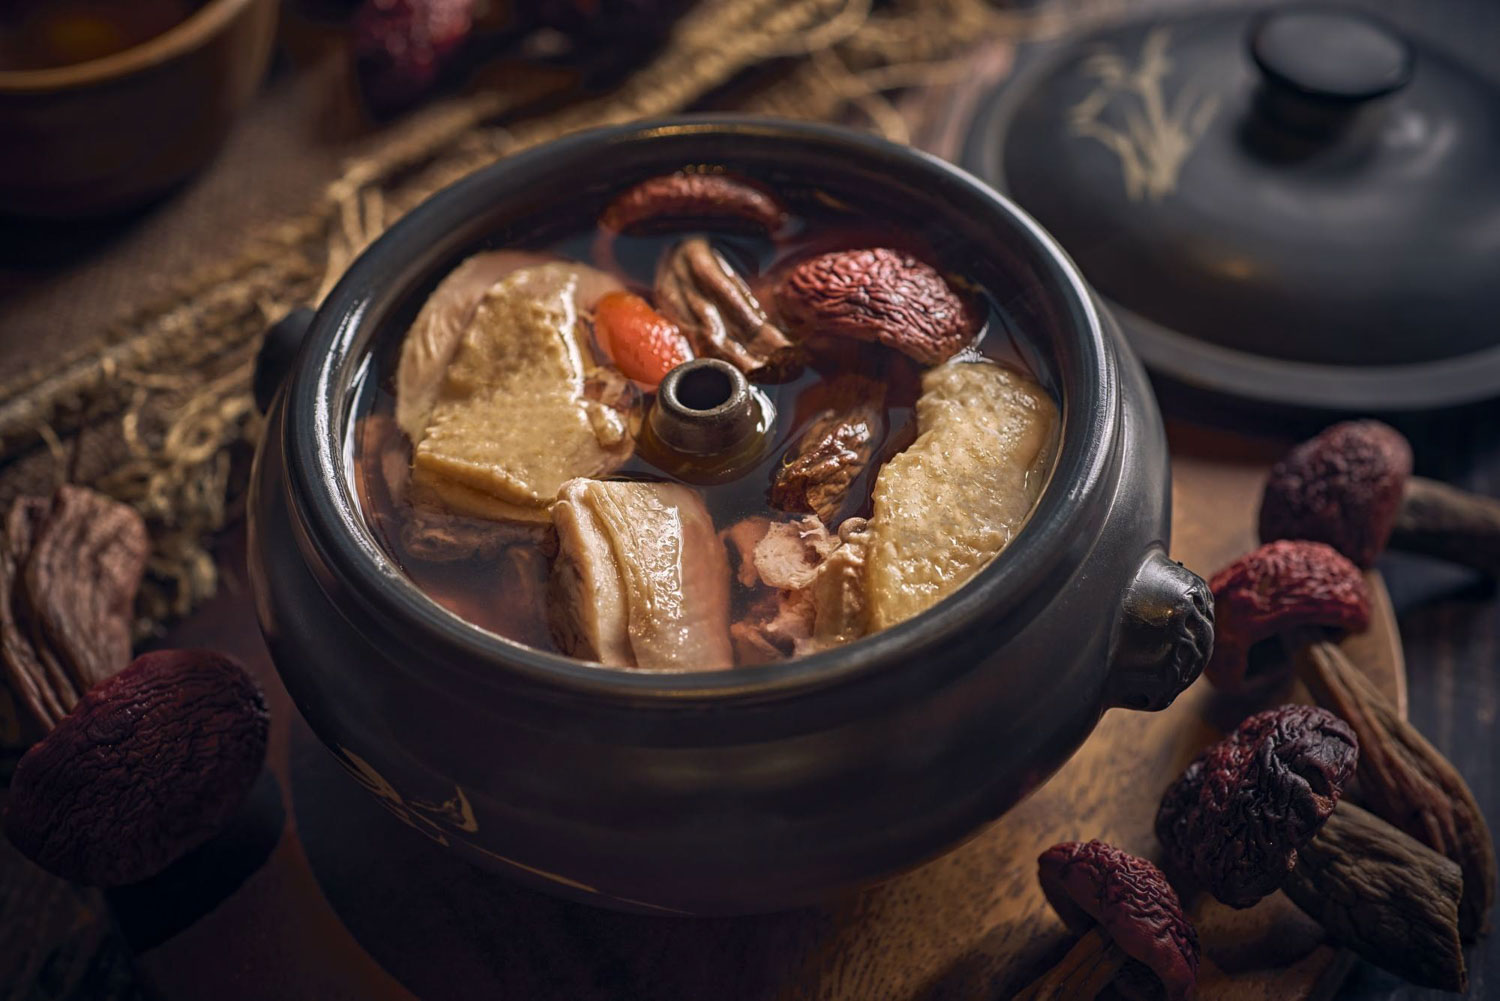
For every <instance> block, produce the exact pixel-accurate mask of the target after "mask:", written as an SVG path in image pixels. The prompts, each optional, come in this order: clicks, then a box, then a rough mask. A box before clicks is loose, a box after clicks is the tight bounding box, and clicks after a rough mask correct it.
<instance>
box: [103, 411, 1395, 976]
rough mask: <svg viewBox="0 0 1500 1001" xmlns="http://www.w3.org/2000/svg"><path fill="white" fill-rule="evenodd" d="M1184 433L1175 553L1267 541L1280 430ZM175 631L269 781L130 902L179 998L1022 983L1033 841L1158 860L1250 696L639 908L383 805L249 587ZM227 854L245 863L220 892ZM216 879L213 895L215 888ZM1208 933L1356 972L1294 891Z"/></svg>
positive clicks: (1248, 959)
mask: <svg viewBox="0 0 1500 1001" xmlns="http://www.w3.org/2000/svg"><path fill="white" fill-rule="evenodd" d="M1172 438H1173V450H1174V463H1175V481H1174V495H1175V503H1176V523H1175V538H1174V542H1173V548H1174V551H1175V555H1176V556H1177V557H1178V558H1179V559H1182V560H1183V561H1184V562H1185V563H1187V564H1188V565H1189V566H1190V567H1193V568H1194V569H1196V570H1198V571H1199V572H1201V573H1204V574H1208V573H1211V572H1212V571H1213V570H1215V569H1217V568H1218V567H1219V566H1220V565H1221V564H1223V563H1225V562H1227V561H1228V560H1230V559H1232V558H1234V557H1235V556H1237V555H1239V554H1240V553H1241V552H1243V551H1244V550H1246V549H1248V548H1250V547H1251V545H1252V544H1253V542H1254V540H1253V538H1252V528H1251V526H1252V524H1253V516H1254V509H1255V505H1256V502H1257V497H1258V493H1259V487H1260V481H1261V477H1262V476H1263V474H1264V470H1265V468H1266V466H1267V465H1268V464H1269V462H1270V461H1271V459H1273V458H1274V452H1275V449H1274V448H1272V449H1269V450H1268V449H1267V447H1266V446H1264V445H1259V444H1256V443H1254V442H1251V441H1250V440H1248V439H1242V438H1236V437H1231V436H1227V435H1223V434H1218V433H1208V432H1200V431H1192V430H1188V429H1185V428H1174V429H1173V432H1172ZM1371 582H1372V584H1373V585H1374V588H1375V592H1376V595H1377V602H1376V614H1375V621H1374V625H1373V627H1372V629H1371V630H1370V632H1369V633H1367V634H1365V635H1364V636H1361V637H1358V638H1356V639H1352V640H1350V641H1349V642H1348V644H1347V648H1348V649H1349V651H1350V652H1351V654H1352V655H1353V656H1354V658H1355V659H1356V661H1357V662H1358V663H1361V664H1363V665H1365V666H1366V668H1367V669H1368V670H1369V671H1370V674H1371V676H1372V677H1373V678H1374V679H1375V680H1376V681H1377V682H1378V683H1379V685H1380V686H1381V687H1382V688H1383V689H1384V690H1385V691H1386V692H1387V693H1388V694H1390V695H1391V696H1392V697H1394V698H1396V699H1397V700H1398V701H1400V702H1401V704H1402V705H1403V707H1404V704H1405V689H1404V684H1405V682H1404V677H1405V675H1404V667H1403V663H1402V658H1401V651H1400V642H1399V638H1398V636H1397V632H1396V624H1395V619H1394V616H1393V615H1392V613H1391V609H1390V605H1389V602H1388V600H1387V599H1386V596H1385V591H1384V587H1383V586H1382V585H1381V584H1380V581H1379V579H1378V577H1372V579H1371ZM172 639H173V642H174V643H177V644H180V645H188V644H194V645H213V646H217V647H219V648H221V649H229V650H231V651H232V652H234V653H236V654H238V655H239V656H241V657H242V658H243V659H245V660H246V661H247V662H248V663H249V664H250V665H251V666H252V669H253V670H254V671H255V672H256V673H257V674H258V675H259V676H260V678H261V680H262V682H263V683H264V684H265V685H266V686H267V688H268V690H269V693H270V694H271V696H272V698H273V701H274V703H275V705H274V711H275V713H276V724H275V726H274V728H273V735H272V743H273V749H272V756H271V763H272V774H273V775H274V778H275V780H276V781H275V783H271V782H269V781H268V782H267V783H266V784H265V788H263V789H262V790H261V791H260V795H258V796H257V797H256V800H258V801H260V802H261V806H262V809H260V811H259V813H258V814H257V815H256V816H255V817H253V818H252V817H248V816H247V817H246V818H242V819H241V821H240V822H239V823H238V824H237V826H236V829H235V830H234V831H231V832H230V837H228V838H223V839H220V841H219V842H216V843H215V844H214V845H212V846H209V849H208V850H209V852H210V856H209V857H208V858H207V859H198V860H196V861H195V860H191V859H190V860H187V861H188V862H189V863H192V864H190V865H189V866H188V867H187V869H186V871H187V873H188V874H187V875H183V874H182V873H180V872H179V873H176V874H175V875H174V873H170V872H169V873H168V874H167V877H173V878H163V879H161V880H158V881H156V882H154V883H153V884H151V885H148V886H147V887H145V888H143V889H142V890H141V891H138V892H134V893H132V894H131V895H130V896H129V897H128V898H122V897H119V896H117V897H116V898H115V901H114V902H115V910H116V914H117V917H118V919H119V921H120V924H121V927H122V928H123V929H124V930H125V932H126V934H127V936H128V937H130V938H131V939H132V940H133V941H134V942H135V943H136V946H137V948H138V949H139V966H140V968H141V971H142V973H143V975H144V977H145V979H146V981H147V983H148V984H149V985H150V987H151V988H152V989H153V990H154V992H155V993H156V994H158V995H159V996H160V997H162V998H165V999H168V1001H176V999H183V1001H188V999H192V1001H198V999H202V998H206V997H212V998H215V999H216V1001H240V999H245V1001H252V999H253V1001H264V999H265V998H270V997H274V998H277V999H278V1001H300V999H308V1001H338V999H345V998H348V999H355V998H358V999H363V1001H397V999H401V1001H410V999H412V998H414V997H419V998H421V999H422V1001H450V999H469V998H486V999H498V998H504V999H518V1001H519V999H526V1001H530V999H543V998H567V999H569V1001H591V999H601V1001H602V999H618V998H650V999H653V1001H667V999H677V998H681V999H694V1001H702V999H705V998H713V999H716V1001H738V999H752V998H753V999H777V1001H781V999H786V1001H801V999H807V1001H811V999H840V1001H843V999H847V1001H877V999H903V1001H904V999H912V1001H938V999H947V998H952V999H963V1001H983V999H991V998H994V999H1003V998H1008V997H1010V995H1011V994H1012V993H1014V991H1015V990H1016V989H1018V988H1019V987H1020V986H1021V985H1022V984H1023V983H1025V982H1026V981H1028V980H1029V979H1030V978H1031V977H1033V976H1035V975H1037V974H1038V973H1040V972H1041V971H1042V970H1043V969H1045V968H1046V966H1047V965H1048V964H1049V963H1050V962H1052V961H1053V960H1055V959H1056V958H1058V957H1059V956H1060V955H1061V954H1062V953H1063V952H1064V951H1065V950H1066V948H1067V946H1068V944H1069V941H1070V940H1069V936H1068V935H1067V933H1066V932H1065V931H1064V930H1063V928H1062V926H1061V925H1060V924H1059V922H1058V921H1057V920H1056V919H1055V917H1054V916H1053V915H1052V914H1051V912H1050V911H1049V910H1048V908H1047V907H1046V905H1045V903H1044V901H1043V899H1042V896H1041V894H1040V892H1039V891H1038V889H1037V885H1036V878H1035V859H1036V856H1037V854H1038V853H1039V852H1040V851H1042V850H1043V849H1044V848H1046V847H1047V846H1048V845H1050V844H1052V843H1053V842H1056V841H1059V840H1071V839H1086V838H1092V837H1098V838H1103V839H1105V840H1108V841H1112V842H1115V843H1116V844H1119V845H1121V846H1123V847H1125V848H1127V849H1129V850H1132V851H1136V852H1139V853H1141V854H1145V855H1148V856H1150V855H1154V854H1155V853H1156V845H1155V842H1154V838H1153V836H1152V834H1151V822H1152V817H1153V815H1154V811H1155V806H1156V802H1157V799H1158V797H1159V795H1160V793H1161V790H1162V789H1163V788H1164V787H1165V786H1166V784H1167V783H1168V782H1169V781H1170V780H1171V779H1172V778H1173V777H1175V775H1176V774H1177V773H1178V771H1180V770H1181V768H1182V767H1183V766H1184V765H1185V764H1186V763H1187V761H1188V760H1189V759H1190V758H1191V757H1192V756H1193V755H1194V754H1195V753H1196V752H1197V751H1198V750H1199V749H1200V748H1201V747H1202V746H1203V745H1204V744H1206V743H1208V742H1210V741H1211V740H1213V739H1216V736H1217V735H1218V733H1219V732H1220V727H1221V726H1223V725H1232V724H1233V722H1235V721H1236V720H1237V719H1238V718H1239V717H1240V716H1242V715H1243V714H1244V713H1246V712H1247V711H1249V709H1250V708H1253V707H1247V706H1243V705H1240V706H1236V705H1233V704H1230V703H1228V702H1226V701H1224V700H1223V699H1222V698H1220V697H1216V696H1215V695H1214V693H1213V692H1212V691H1211V690H1210V689H1209V688H1208V686H1207V685H1206V684H1205V683H1201V682H1200V683H1199V684H1197V685H1195V686H1194V687H1193V688H1192V689H1190V690H1189V691H1188V692H1187V693H1185V694H1184V695H1183V696H1182V697H1181V698H1180V699H1179V700H1178V701H1177V704H1176V705H1174V706H1173V707H1172V708H1171V709H1169V710H1167V711H1166V712H1162V713H1157V714H1143V713H1132V712H1123V711H1114V712H1111V713H1109V714H1108V715H1107V716H1106V717H1105V719H1104V720H1103V722H1102V723H1101V724H1100V726H1099V728H1098V730H1097V731H1096V732H1095V733H1094V735H1093V736H1092V737H1091V738H1090V740H1089V741H1088V743H1087V744H1086V745H1085V746H1084V747H1083V749H1082V750H1080V751H1079V753H1078V754H1077V755H1076V756H1075V757H1074V758H1073V760H1072V761H1070V762H1069V763H1068V764H1067V765H1066V766H1065V767H1064V768H1063V770H1062V771H1061V772H1059V773H1058V775H1057V776H1056V777H1055V778H1053V779H1052V781H1051V782H1049V783H1048V784H1047V785H1046V786H1044V787H1043V788H1042V789H1040V790H1039V791H1038V792H1036V793H1035V794H1034V795H1033V796H1032V797H1031V798H1030V799H1029V800H1027V801H1026V802H1025V803H1023V804H1021V805H1020V806H1019V807H1017V808H1016V809H1015V810H1013V811H1012V812H1011V813H1009V814H1008V815H1007V816H1006V817H1004V818H1003V819H1002V820H1001V821H1000V822H999V823H997V824H995V825H994V826H992V827H991V828H989V829H987V830H986V831H984V832H983V833H981V834H980V835H979V836H977V837H976V838H974V839H973V840H972V841H970V842H969V843H968V844H966V845H964V846H962V847H960V848H958V849H957V850H955V851H953V852H951V853H949V854H948V855H946V856H944V857H942V858H940V859H938V860H937V861H935V862H931V863H929V864H927V865H925V866H922V867H921V868H919V869H916V870H914V871H912V872H909V873H907V874H905V875H902V876H899V877H897V878H895V879H893V880H891V881H889V882H887V883H885V884H883V885H881V886H878V887H874V888H872V889H869V890H866V891H864V892H862V893H860V894H858V895H855V896H853V897H851V898H850V899H847V900H843V901H837V902H834V903H831V904H829V905H828V906H825V907H822V908H817V909H809V910H803V911H796V912H791V913H786V914H777V915H769V916H761V917H754V918H742V919H722V920H721V919H714V920H691V919H674V918H657V917H638V916H630V915H621V914H614V913H610V912H605V911H597V910H593V909H591V908H588V907H584V906H581V905H578V904H570V903H563V902H560V901H556V900H552V899H551V898H548V897H544V896H541V895H538V894H535V893H532V892H530V891H526V890H521V889H518V888H516V887H513V886H511V885H510V884H508V883H507V882H506V881H504V880H503V879H501V878H499V877H495V876H491V875H489V874H487V873H482V872H479V871H477V870H474V869H471V868H470V867H468V866H467V865H465V864H464V863H461V862H457V861H454V860H452V859H450V858H448V857H447V856H445V855H444V854H443V853H441V852H440V851H438V850H436V849H434V848H433V847H432V846H431V845H430V843H429V842H427V841H426V839H425V838H423V837H422V836H421V835H419V834H417V833H416V832H414V831H412V830H410V829H408V828H406V827H404V826H402V825H401V824H399V823H398V822H397V821H396V820H395V819H394V818H392V817H391V816H389V815H388V814H386V813H385V812H384V811H383V810H381V809H380V807H379V806H378V805H377V804H376V803H375V802H374V800H373V799H372V798H371V797H369V796H367V795H366V794H365V793H364V792H363V791H362V790H360V789H358V788H357V787H356V786H355V785H354V783H352V782H351V781H349V780H348V779H347V778H346V777H345V775H344V773H343V772H342V770H341V769H339V767H338V766H337V765H336V764H335V763H334V762H333V760H332V758H331V757H330V756H329V755H328V754H327V753H326V752H325V751H324V750H323V749H322V748H321V746H319V745H318V744H317V743H316V741H315V740H314V739H313V738H312V736H311V734H310V733H308V732H307V730H306V728H305V727H304V726H302V724H301V723H300V721H298V722H295V723H294V722H293V721H294V719H295V712H294V710H293V709H292V707H291V706H290V705H289V704H288V700H287V697H286V695H285V692H284V691H282V689H281V688H280V686H279V684H278V683H277V682H276V680H275V676H274V674H273V673H272V672H271V669H270V665H269V663H268V662H267V659H266V654H265V652H264V649H263V647H262V646H261V643H260V640H259V637H258V635H257V633H256V631H255V627H254V623H253V620H252V618H251V613H250V608H249V601H248V596H247V595H246V594H245V593H244V591H243V588H230V589H229V590H228V592H227V593H226V595H225V596H223V597H221V598H220V599H218V601H217V603H216V605H215V606H214V607H213V608H212V609H210V610H209V611H208V612H207V613H206V614H204V615H200V616H198V617H196V618H195V619H194V620H193V621H192V622H190V623H188V624H186V625H185V626H184V627H183V628H182V629H181V630H179V633H178V635H176V636H174V637H173V638H172ZM278 793H279V796H278ZM268 810H269V811H271V813H269V814H268V812H267V811H268ZM268 816H269V817H270V819H269V820H268V819H267V817H268ZM282 816H284V818H285V821H284V823H282V821H281V820H280V819H279V818H280V817H282ZM213 853H217V855H216V856H215V855H214V854H213ZM226 871H228V872H240V873H242V874H243V882H242V883H241V884H240V885H238V887H237V888H236V887H234V886H227V887H225V886H219V887H218V888H216V889H215V888H214V887H212V886H211V885H210V884H212V883H215V882H217V883H219V884H222V883H224V882H225V880H224V877H223V876H222V874H223V873H224V872H226ZM193 873H198V874H204V873H214V874H219V875H218V876H217V879H216V880H205V879H203V878H200V877H198V876H194V875H193ZM236 879H238V877H236ZM205 887H207V888H208V889H209V890H210V891H212V893H213V898H212V899H207V900H205V899H203V896H204V893H205ZM221 898H222V899H221ZM205 912H206V913H205ZM1200 930H1201V933H1202V937H1203V941H1204V945H1205V952H1206V955H1207V956H1208V958H1209V962H1207V963H1206V964H1205V972H1204V979H1203V982H1202V991H1201V995H1200V996H1201V997H1203V998H1204V999H1205V1001H1270V999H1276V1001H1303V999H1321V998H1326V997H1329V996H1330V995H1331V994H1332V992H1333V991H1334V990H1335V989H1336V987H1337V984H1338V983H1339V982H1340V981H1341V979H1342V977H1343V975H1344V973H1345V972H1346V970H1347V967H1348V962H1347V958H1346V956H1345V955H1344V954H1341V953H1338V952H1335V951H1334V950H1333V949H1331V948H1329V947H1327V946H1325V945H1322V944H1321V933H1320V932H1319V930H1318V929H1317V928H1316V927H1315V926H1313V925H1312V924H1311V923H1310V922H1309V921H1307V920H1306V919H1305V918H1304V917H1303V916H1302V915H1301V913H1300V912H1299V911H1297V910H1296V908H1294V907H1292V905H1291V904H1290V903H1288V902H1287V901H1286V900H1285V899H1284V898H1282V897H1281V896H1280V895H1277V896H1274V897H1271V898H1268V899H1267V900H1266V901H1264V902H1263V903H1262V904H1261V905H1259V906H1257V907H1255V908H1253V909H1251V910H1249V911H1244V912H1231V911H1229V910H1227V909H1226V908H1222V907H1219V906H1217V905H1210V906H1207V907H1205V908H1204V910H1203V912H1202V916H1201V919H1200Z"/></svg>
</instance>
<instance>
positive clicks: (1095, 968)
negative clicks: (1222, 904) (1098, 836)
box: [1015, 841, 1199, 1001]
mask: <svg viewBox="0 0 1500 1001" xmlns="http://www.w3.org/2000/svg"><path fill="white" fill-rule="evenodd" d="M1037 869H1038V878H1039V879H1040V881H1041V884H1042V891H1043V892H1044V893H1045V894H1046V896H1047V902H1048V903H1050V904H1051V905H1052V909H1053V910H1054V911H1056V912H1057V914H1058V917H1060V918H1062V919H1063V923H1064V924H1066V925H1067V926H1068V928H1069V930H1071V931H1073V932H1074V933H1075V934H1078V935H1080V936H1082V937H1081V938H1080V939H1079V940H1078V942H1077V943H1076V944H1075V945H1074V946H1073V948H1072V949H1070V950H1069V951H1068V954H1067V955H1066V956H1064V957H1063V959H1062V961H1061V962H1059V963H1058V964H1057V965H1056V966H1054V967H1053V968H1052V969H1051V970H1049V971H1048V972H1047V973H1046V975H1044V976H1043V977H1042V978H1041V979H1040V980H1037V981H1035V982H1034V983H1032V984H1031V985H1030V986H1029V987H1027V988H1026V989H1025V990H1023V991H1021V993H1019V994H1017V995H1016V996H1015V1001H1089V999H1091V998H1094V997H1096V996H1097V995H1098V994H1099V992H1100V991H1102V990H1104V988H1105V987H1107V986H1109V984H1111V983H1113V982H1114V981H1115V980H1116V979H1117V978H1119V977H1120V975H1121V974H1122V973H1123V972H1125V970H1126V968H1127V966H1128V965H1130V964H1132V963H1134V964H1140V965H1141V966H1142V967H1144V970H1143V971H1138V975H1137V977H1135V978H1132V979H1143V978H1146V977H1150V978H1154V980H1155V981H1156V982H1157V983H1158V984H1159V989H1160V991H1161V992H1162V994H1163V996H1164V997H1166V998H1167V1001H1188V999H1190V998H1191V997H1193V994H1194V991H1195V990H1196V988H1197V984H1198V952H1199V949H1198V933H1197V931H1196V930H1195V929H1194V928H1193V924H1192V922H1191V921H1189V920H1188V918H1187V916H1186V915H1184V914H1183V912H1182V905H1181V904H1180V903H1179V902H1178V900H1177V893H1176V892H1175V891H1174V890H1173V889H1172V886H1171V884H1170V883H1168V882H1167V877H1166V876H1164V875H1163V874H1162V872H1161V870H1160V869H1158V868H1157V867H1156V866H1154V865H1152V864H1151V863H1150V862H1148V861H1146V860H1145V859H1143V858H1137V857H1136V856H1134V855H1131V854H1128V853H1127V852H1123V851H1121V850H1120V849H1118V848H1115V847H1114V846H1112V845H1107V844H1105V843H1104V842H1102V841H1089V842H1086V843H1085V842H1066V843H1063V844H1059V845H1053V846H1052V847H1051V848H1049V849H1047V850H1046V851H1045V852H1043V853H1042V855H1041V857H1040V858H1039V859H1037ZM1145 971H1149V973H1147V972H1145Z"/></svg>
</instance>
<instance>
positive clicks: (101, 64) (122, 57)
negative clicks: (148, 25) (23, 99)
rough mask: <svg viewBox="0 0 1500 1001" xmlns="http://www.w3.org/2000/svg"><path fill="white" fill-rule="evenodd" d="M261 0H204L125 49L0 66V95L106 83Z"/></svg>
mask: <svg viewBox="0 0 1500 1001" xmlns="http://www.w3.org/2000/svg"><path fill="white" fill-rule="evenodd" d="M263 2H265V0H207V2H206V3H204V4H202V5H201V6H200V7H198V8H197V9H196V10H194V11H193V12H192V13H191V14H189V15H188V16H187V17H186V18H184V19H183V20H181V21H178V22H177V23H176V24H174V25H172V27H170V28H168V29H167V30H166V31H164V32H162V33H161V34H159V35H152V36H151V37H150V38H148V39H146V40H145V41H143V42H141V43H140V44H138V45H132V46H131V47H130V48H128V49H123V50H121V51H119V52H115V53H111V54H110V55H107V56H99V57H98V58H96V59H88V60H85V61H84V62H81V63H68V64H66V65H63V66H49V67H47V68H45V69H32V70H0V94H51V93H65V92H68V91H76V90H82V89H84V88H87V87H92V86H95V85H100V84H111V83H115V82H116V81H119V80H123V79H125V78H126V77H130V76H134V75H135V74H137V73H140V72H143V71H145V70H151V69H155V68H156V67H159V66H162V65H163V64H165V63H168V62H171V61H172V60H173V59H176V58H178V57H179V56H182V55H184V54H185V53H188V52H192V51H193V50H195V49H199V48H202V47H203V46H204V45H206V44H208V43H209V42H210V41H212V40H213V39H214V38H216V37H217V36H218V35H219V34H220V33H221V32H222V31H223V30H224V29H225V28H226V27H227V26H228V25H229V24H230V23H231V22H232V21H233V20H234V19H235V18H237V17H238V16H239V15H240V14H241V13H242V12H243V11H244V10H246V9H247V8H249V7H253V6H255V5H256V4H259V3H263Z"/></svg>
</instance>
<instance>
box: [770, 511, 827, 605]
mask: <svg viewBox="0 0 1500 1001" xmlns="http://www.w3.org/2000/svg"><path fill="white" fill-rule="evenodd" d="M838 544H839V543H838V539H836V538H835V537H833V536H831V535H829V534H828V529H826V528H824V527H823V523H822V522H821V521H819V520H818V519H816V518H813V517H810V516H809V517H805V518H801V519H799V520H797V521H773V522H771V523H770V524H768V525H767V526H766V531H765V534H764V535H762V536H761V538H760V541H759V542H757V543H756V544H755V549H754V550H753V551H752V555H751V559H752V561H753V563H754V566H755V573H756V576H757V577H759V578H760V579H761V580H762V581H764V582H765V583H766V584H767V585H768V586H770V587H774V588H777V589H779V590H783V591H796V590H801V589H802V588H806V587H808V586H810V585H811V584H812V582H813V578H814V577H816V576H817V575H818V567H819V566H821V565H822V563H823V561H824V560H825V559H827V558H828V554H829V553H831V552H833V550H834V549H835V548H836V547H837V546H838Z"/></svg>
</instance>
